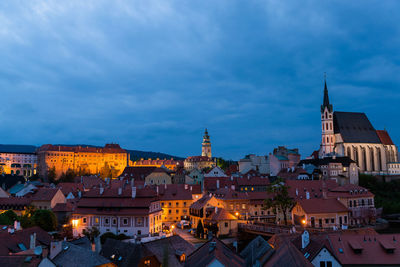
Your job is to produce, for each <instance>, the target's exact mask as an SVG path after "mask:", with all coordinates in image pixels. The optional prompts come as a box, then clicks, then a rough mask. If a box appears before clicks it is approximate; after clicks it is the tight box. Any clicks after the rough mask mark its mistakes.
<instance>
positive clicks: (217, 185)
mask: <svg viewBox="0 0 400 267" xmlns="http://www.w3.org/2000/svg"><path fill="white" fill-rule="evenodd" d="M217 189H219V180H217Z"/></svg>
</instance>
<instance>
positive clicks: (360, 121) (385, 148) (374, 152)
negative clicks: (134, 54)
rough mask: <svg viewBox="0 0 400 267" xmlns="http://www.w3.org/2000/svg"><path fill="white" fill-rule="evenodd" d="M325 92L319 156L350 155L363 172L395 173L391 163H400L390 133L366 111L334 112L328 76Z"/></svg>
mask: <svg viewBox="0 0 400 267" xmlns="http://www.w3.org/2000/svg"><path fill="white" fill-rule="evenodd" d="M323 93H324V95H323V102H322V105H321V110H320V112H321V145H320V149H319V153H318V155H319V157H320V158H325V157H331V156H339V157H349V158H350V159H351V160H353V161H355V162H356V163H357V166H358V169H359V171H360V172H362V173H369V174H388V173H391V172H392V170H391V166H392V165H393V163H397V162H398V150H397V147H396V146H395V144H394V143H393V141H392V139H391V138H390V136H389V133H388V132H387V131H386V130H375V128H374V127H373V126H372V124H371V122H370V121H369V119H368V117H367V115H366V114H365V113H360V112H340V111H334V110H333V105H332V104H331V103H330V101H329V94H328V87H327V83H326V78H325V84H324V91H323ZM337 171H339V172H344V171H353V172H354V171H358V170H347V169H346V170H337ZM338 174H339V173H338Z"/></svg>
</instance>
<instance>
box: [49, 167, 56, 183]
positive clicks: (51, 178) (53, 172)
mask: <svg viewBox="0 0 400 267" xmlns="http://www.w3.org/2000/svg"><path fill="white" fill-rule="evenodd" d="M56 178H57V173H56V167H55V166H53V167H52V168H50V169H49V170H48V171H47V179H48V180H49V183H55V182H56Z"/></svg>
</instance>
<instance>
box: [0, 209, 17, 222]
mask: <svg viewBox="0 0 400 267" xmlns="http://www.w3.org/2000/svg"><path fill="white" fill-rule="evenodd" d="M17 219H18V216H17V214H15V212H14V211H12V210H7V211H5V212H3V213H2V214H0V224H1V225H13V224H14V221H16V220H17Z"/></svg>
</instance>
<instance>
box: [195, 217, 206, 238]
mask: <svg viewBox="0 0 400 267" xmlns="http://www.w3.org/2000/svg"><path fill="white" fill-rule="evenodd" d="M203 234H204V227H203V224H202V223H201V221H199V223H198V224H197V229H196V236H197V237H202V236H203Z"/></svg>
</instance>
